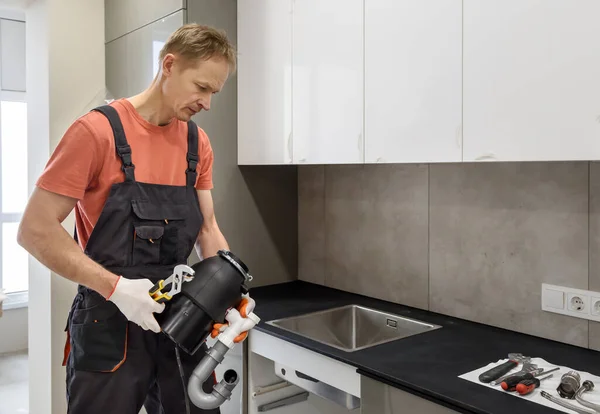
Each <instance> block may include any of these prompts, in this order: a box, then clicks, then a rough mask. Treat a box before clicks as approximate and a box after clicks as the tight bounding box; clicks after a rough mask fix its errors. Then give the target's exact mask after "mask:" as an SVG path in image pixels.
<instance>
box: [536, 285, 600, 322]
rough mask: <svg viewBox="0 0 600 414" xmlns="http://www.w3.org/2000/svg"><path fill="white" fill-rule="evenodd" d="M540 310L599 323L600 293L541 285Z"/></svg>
mask: <svg viewBox="0 0 600 414" xmlns="http://www.w3.org/2000/svg"><path fill="white" fill-rule="evenodd" d="M542 310H544V311H547V312H554V313H560V314H562V315H568V316H573V317H575V318H582V319H588V320H592V321H598V322H600V293H599V292H592V291H588V290H582V289H574V288H569V287H565V286H556V285H549V284H547V283H543V284H542Z"/></svg>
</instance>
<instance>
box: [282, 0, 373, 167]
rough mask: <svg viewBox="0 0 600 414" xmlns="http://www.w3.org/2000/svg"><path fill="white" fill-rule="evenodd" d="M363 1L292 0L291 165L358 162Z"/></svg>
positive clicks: (360, 157) (360, 156)
mask: <svg viewBox="0 0 600 414" xmlns="http://www.w3.org/2000/svg"><path fill="white" fill-rule="evenodd" d="M363 7H364V5H363V0H328V1H322V0H295V1H294V2H293V13H292V17H293V20H292V65H293V69H292V146H293V161H294V163H295V164H339V163H346V164H351V163H363V162H364V140H363V132H364V131H363Z"/></svg>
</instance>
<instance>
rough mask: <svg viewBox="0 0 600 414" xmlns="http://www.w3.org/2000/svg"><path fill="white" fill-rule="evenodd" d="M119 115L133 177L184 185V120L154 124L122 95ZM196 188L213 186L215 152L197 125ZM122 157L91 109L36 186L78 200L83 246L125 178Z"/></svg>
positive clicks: (75, 125)
mask: <svg viewBox="0 0 600 414" xmlns="http://www.w3.org/2000/svg"><path fill="white" fill-rule="evenodd" d="M111 105H112V106H113V107H114V108H115V109H116V110H117V112H118V113H119V117H120V118H121V122H122V124H123V129H124V131H125V136H126V138H127V142H128V143H129V146H130V147H131V158H132V162H133V164H134V165H135V170H134V173H135V180H136V181H140V182H146V183H153V184H164V185H185V184H186V174H185V171H186V169H187V160H186V155H187V130H188V128H187V123H185V122H183V121H179V120H177V119H173V121H171V122H170V123H169V124H168V125H165V126H158V125H154V124H151V123H150V122H148V121H146V120H145V119H144V118H142V116H141V115H140V114H139V113H138V112H137V111H136V109H135V108H134V107H133V105H132V104H131V103H130V102H129V101H128V100H126V99H119V100H116V101H113V102H112V103H111ZM198 158H199V160H198V166H197V167H196V171H197V178H196V189H198V190H210V189H212V186H213V183H212V167H213V151H212V148H211V145H210V141H209V139H208V136H207V135H206V133H205V132H204V131H203V130H202V129H201V128H198ZM121 166H122V163H121V159H120V158H119V157H118V155H117V152H116V150H115V141H114V136H113V132H112V128H111V126H110V123H109V122H108V119H107V118H106V117H105V116H104V115H103V114H101V113H100V112H98V111H91V112H89V113H87V114H85V115H84V116H82V117H80V118H79V119H77V120H76V121H75V122H74V123H73V124H72V125H71V126H70V127H69V129H68V130H67V131H66V132H65V135H64V136H63V138H62V139H61V141H60V143H59V144H58V146H57V147H56V149H55V150H54V153H53V154H52V156H51V157H50V160H49V161H48V164H47V165H46V168H45V170H44V172H43V173H42V175H41V176H40V178H39V179H38V181H37V184H36V185H37V186H38V187H40V188H43V189H45V190H48V191H51V192H54V193H58V194H61V195H64V196H68V197H72V198H76V199H77V200H78V202H77V205H76V207H75V216H76V225H77V237H78V240H79V243H80V246H81V247H82V248H83V249H85V246H86V244H87V241H88V239H89V236H90V234H91V233H92V230H93V228H94V226H95V225H96V223H97V221H98V218H99V217H100V213H101V212H102V208H103V206H104V203H105V201H106V199H107V197H108V193H109V191H110V188H111V186H112V185H113V184H114V183H119V182H123V181H124V179H125V175H124V173H123V171H122V170H121Z"/></svg>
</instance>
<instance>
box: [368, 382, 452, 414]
mask: <svg viewBox="0 0 600 414" xmlns="http://www.w3.org/2000/svg"><path fill="white" fill-rule="evenodd" d="M360 389H361V400H362V407H361V414H401V413H420V414H454V413H458V411H454V410H452V409H450V408H447V407H445V406H442V405H438V404H436V403H434V402H431V401H429V400H426V399H424V398H421V397H417V396H416V395H414V394H410V393H408V392H405V391H402V390H400V389H398V388H395V387H392V386H390V385H387V384H384V383H382V382H379V381H376V380H374V379H371V378H369V377H365V376H361V378H360Z"/></svg>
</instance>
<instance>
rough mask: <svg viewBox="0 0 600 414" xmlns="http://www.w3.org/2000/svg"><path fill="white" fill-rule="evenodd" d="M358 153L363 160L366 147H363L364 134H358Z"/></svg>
mask: <svg viewBox="0 0 600 414" xmlns="http://www.w3.org/2000/svg"><path fill="white" fill-rule="evenodd" d="M357 146H358V153H359V154H360V156H361V158H362V156H363V150H364V146H363V134H362V133H361V134H358V143H357Z"/></svg>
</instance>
